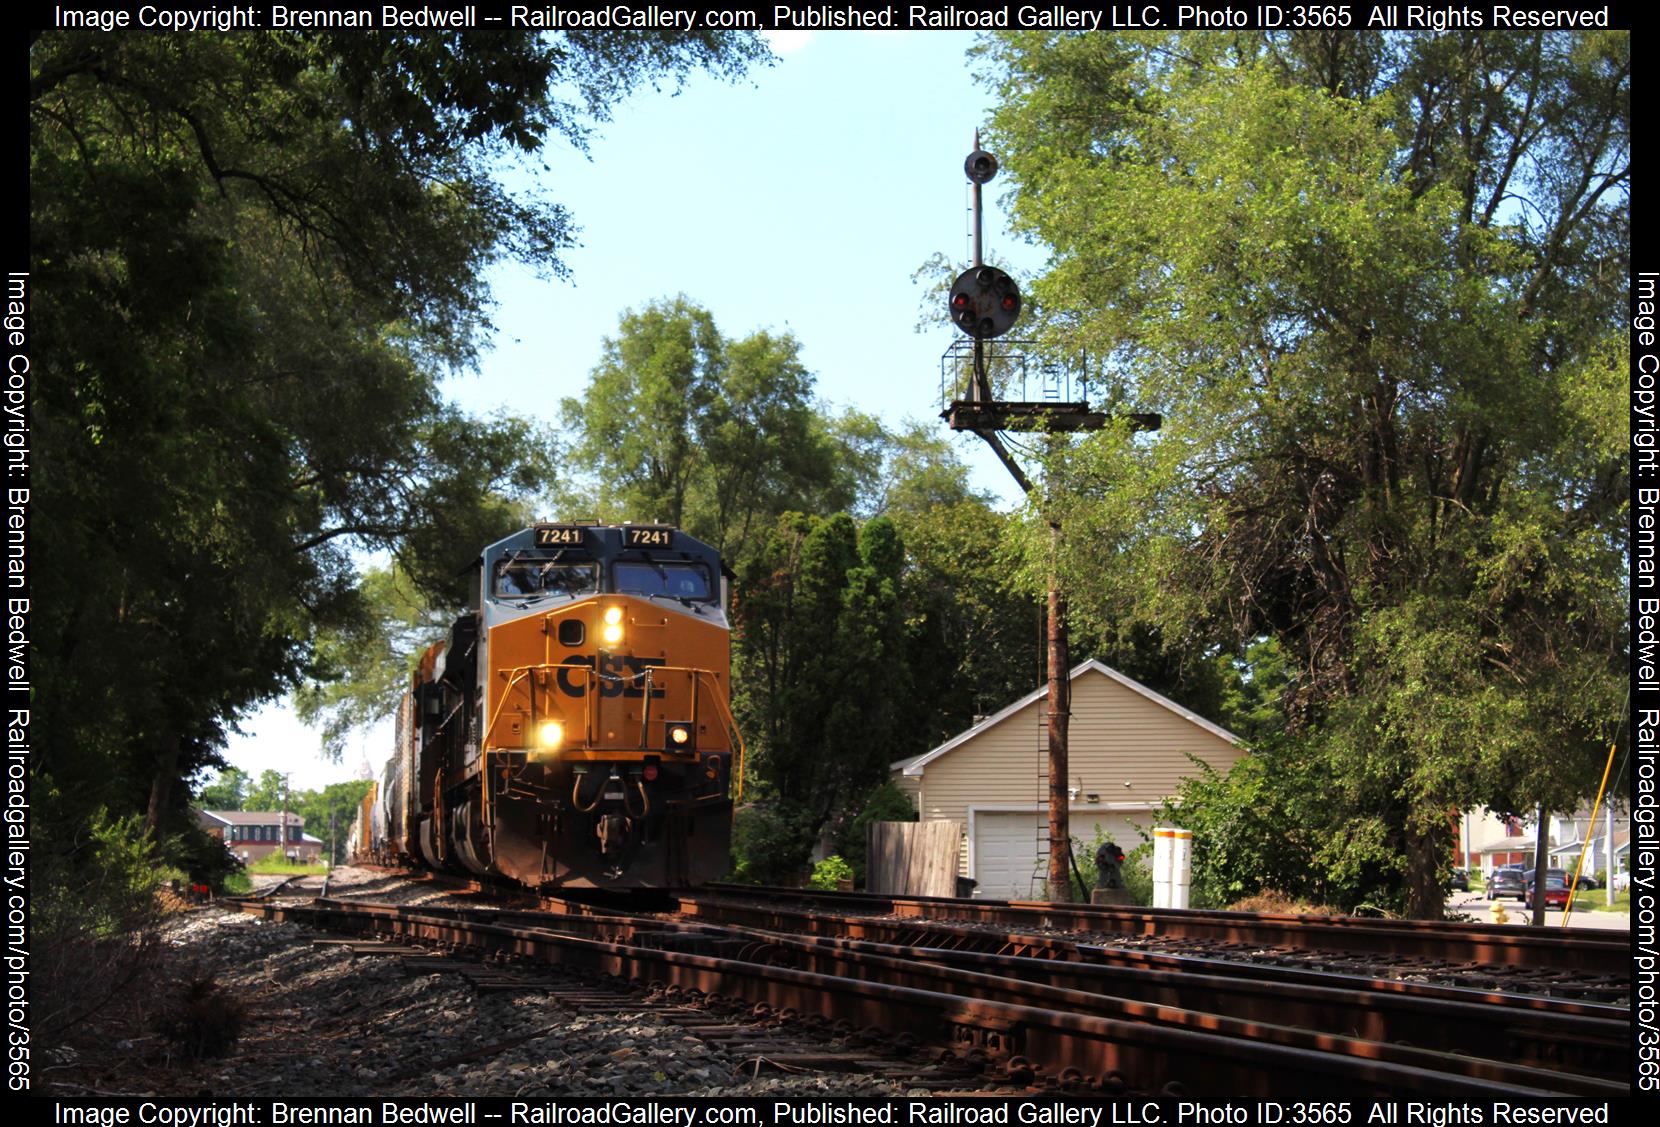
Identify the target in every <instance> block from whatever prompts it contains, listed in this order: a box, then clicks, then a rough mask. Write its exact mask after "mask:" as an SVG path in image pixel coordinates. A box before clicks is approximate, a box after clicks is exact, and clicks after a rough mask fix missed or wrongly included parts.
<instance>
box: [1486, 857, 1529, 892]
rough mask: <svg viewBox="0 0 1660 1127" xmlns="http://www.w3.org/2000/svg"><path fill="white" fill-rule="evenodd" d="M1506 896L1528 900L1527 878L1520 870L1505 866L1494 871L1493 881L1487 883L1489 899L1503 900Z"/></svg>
mask: <svg viewBox="0 0 1660 1127" xmlns="http://www.w3.org/2000/svg"><path fill="white" fill-rule="evenodd" d="M1506 896H1514V897H1515V898H1516V899H1518V900H1526V899H1527V878H1526V877H1525V876H1523V875H1522V870H1521V869H1520V868H1517V867H1514V866H1510V865H1505V866H1503V867H1502V868H1498V869H1494V870H1493V876H1492V879H1490V880H1489V881H1488V882H1487V899H1489V900H1502V899H1504V898H1505V897H1506Z"/></svg>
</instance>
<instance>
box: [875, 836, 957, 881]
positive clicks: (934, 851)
mask: <svg viewBox="0 0 1660 1127" xmlns="http://www.w3.org/2000/svg"><path fill="white" fill-rule="evenodd" d="M962 838H963V824H962V823H961V822H948V821H933V822H872V823H871V824H870V826H869V828H868V829H867V830H866V837H865V843H866V845H867V846H868V850H869V851H868V852H867V853H866V854H865V856H866V858H867V860H866V867H865V890H866V891H867V892H886V893H891V894H893V895H899V896H955V895H957V858H958V856H959V855H960V853H961V850H962Z"/></svg>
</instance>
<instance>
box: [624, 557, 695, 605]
mask: <svg viewBox="0 0 1660 1127" xmlns="http://www.w3.org/2000/svg"><path fill="white" fill-rule="evenodd" d="M611 578H612V580H613V582H614V583H615V584H616V588H617V593H618V594H620V595H644V596H647V597H650V596H652V595H665V596H667V597H669V598H671V599H691V600H693V601H696V602H707V601H708V600H709V599H710V597H711V596H710V594H709V569H708V568H706V567H704V566H703V565H702V564H698V563H659V562H657V561H655V560H643V561H633V562H626V563H625V562H620V561H619V562H618V563H616V564H614V565H613V566H612V568H611Z"/></svg>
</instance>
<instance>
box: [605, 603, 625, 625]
mask: <svg viewBox="0 0 1660 1127" xmlns="http://www.w3.org/2000/svg"><path fill="white" fill-rule="evenodd" d="M621 622H622V607H606V608H605V625H607V626H617V625H619V624H620V623H621Z"/></svg>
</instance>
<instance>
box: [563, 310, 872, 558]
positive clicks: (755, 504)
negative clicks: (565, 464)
mask: <svg viewBox="0 0 1660 1127" xmlns="http://www.w3.org/2000/svg"><path fill="white" fill-rule="evenodd" d="M800 350H801V345H800V342H798V341H797V340H796V339H795V338H794V337H793V336H791V335H789V334H788V333H785V334H780V335H774V334H772V333H768V332H765V331H762V332H757V333H753V334H751V335H750V336H747V337H744V338H742V339H740V340H728V339H727V338H725V337H723V336H722V335H721V333H720V331H719V330H718V329H717V328H716V327H715V321H714V318H713V316H712V315H711V314H710V313H709V311H708V310H706V309H703V308H702V307H700V306H698V305H696V304H694V303H693V302H691V301H690V300H688V299H687V298H686V297H684V296H681V297H677V298H674V299H672V300H665V301H658V302H654V303H652V304H650V305H647V306H646V307H645V308H644V309H640V310H631V311H629V312H627V313H625V314H624V315H623V317H622V321H621V324H620V325H619V331H618V334H617V336H616V337H615V338H607V340H606V342H605V351H604V356H603V358H602V359H601V361H600V363H599V365H598V366H597V367H596V368H595V369H594V371H593V373H592V375H591V376H590V378H589V382H588V387H587V389H586V390H585V391H584V393H583V395H582V397H581V398H580V399H574V398H573V399H567V400H565V401H564V404H563V412H564V420H565V425H566V427H567V428H568V429H569V430H570V431H572V432H573V433H574V434H575V435H576V440H575V443H574V446H573V448H572V449H573V453H575V454H576V455H577V456H578V458H579V460H580V461H581V462H582V463H583V464H584V465H586V466H588V467H590V468H589V471H588V474H587V475H586V476H585V477H584V478H583V479H581V480H580V481H577V482H573V483H571V485H570V486H569V487H568V488H567V489H566V496H565V498H564V500H563V504H564V506H565V507H566V508H567V509H568V510H569V511H572V512H581V513H582V514H583V515H585V516H594V517H597V518H601V519H610V520H661V521H665V522H667V523H670V524H674V525H677V526H679V527H682V528H685V529H686V530H687V531H689V532H691V533H692V534H693V535H695V536H697V537H699V538H700V539H703V540H705V541H707V542H708V543H710V544H713V545H714V546H715V547H716V548H718V549H720V551H721V553H722V554H723V555H724V556H726V558H727V560H728V563H729V564H732V565H738V564H740V563H741V562H742V561H743V560H744V559H746V558H747V557H748V555H749V554H750V553H751V552H752V551H753V550H754V544H755V541H756V539H757V538H758V537H759V536H760V535H762V533H763V531H764V529H765V528H766V527H767V526H768V525H770V524H771V522H772V521H773V520H774V519H775V518H776V517H777V516H778V515H779V514H780V513H783V512H786V511H788V510H792V509H796V510H805V511H813V512H834V511H836V510H838V509H844V508H848V507H849V506H851V505H852V503H853V501H854V499H855V495H856V492H857V491H858V490H859V489H860V488H861V486H864V485H867V484H868V482H869V481H870V479H871V478H873V477H874V467H873V465H872V464H871V460H872V457H873V456H876V457H879V451H880V446H881V443H882V442H883V441H884V440H885V437H886V436H885V434H884V432H883V431H882V429H881V427H880V424H878V423H876V421H875V420H873V419H869V418H867V417H865V416H861V415H857V414H855V413H849V414H846V415H843V416H841V417H840V418H835V417H830V418H829V420H828V421H826V417H827V415H828V412H827V411H826V409H825V408H824V407H823V405H821V404H819V403H817V402H816V401H815V400H814V398H813V377H812V374H811V373H809V372H808V371H807V369H806V368H805V367H804V366H803V365H802V364H801V361H800V359H799V353H800ZM596 505H597V511H594V509H595V506H596Z"/></svg>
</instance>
